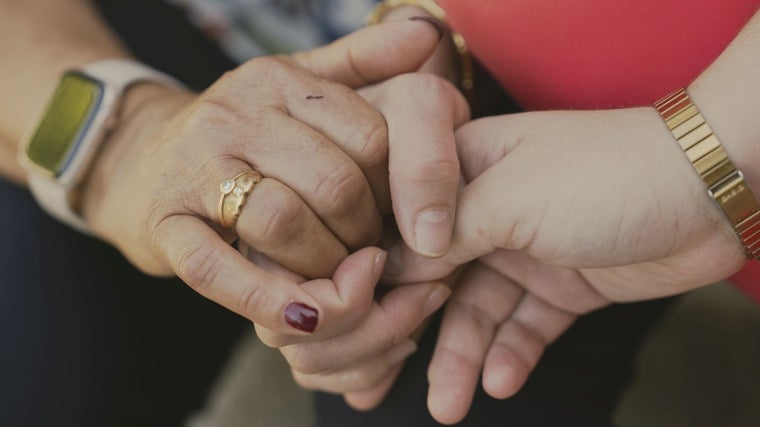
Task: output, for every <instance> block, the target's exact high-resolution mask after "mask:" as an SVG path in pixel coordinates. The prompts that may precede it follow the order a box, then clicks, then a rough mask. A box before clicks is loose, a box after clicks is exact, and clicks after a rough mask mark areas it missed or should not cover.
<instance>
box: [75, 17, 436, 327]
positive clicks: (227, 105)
mask: <svg viewBox="0 0 760 427" xmlns="http://www.w3.org/2000/svg"><path fill="white" fill-rule="evenodd" d="M389 27H393V28H390V29H389ZM408 39H415V40H417V41H418V43H416V44H415V45H414V46H412V45H407V44H405V43H402V42H403V41H405V40H408ZM437 40H438V35H437V33H436V32H435V31H434V30H433V29H432V28H431V27H430V26H429V25H427V24H425V23H418V22H413V21H412V22H410V21H405V22H398V23H389V24H385V25H384V26H382V27H381V26H378V27H373V28H368V29H366V30H365V31H363V32H362V33H360V34H357V35H355V36H353V37H349V38H347V39H344V40H342V41H339V42H337V43H335V44H333V45H330V46H328V47H325V48H322V49H319V50H316V51H313V52H310V53H304V54H300V55H297V56H296V57H294V58H292V59H289V58H279V57H278V58H263V59H257V60H253V61H251V62H249V63H247V64H245V65H243V66H241V67H240V68H239V69H238V70H235V71H233V72H231V73H228V74H227V75H225V76H224V77H223V78H221V79H220V80H219V81H218V82H217V83H216V84H215V85H214V86H213V87H211V88H209V89H208V90H207V91H206V92H204V93H203V94H201V95H200V96H195V95H193V94H189V93H184V92H179V91H174V90H171V89H167V88H160V87H154V86H148V85H142V86H138V87H135V88H133V89H132V90H130V93H129V95H128V96H127V105H125V109H124V115H123V117H122V121H121V122H120V123H121V126H120V127H119V128H118V129H117V130H116V132H115V133H114V134H113V136H112V137H111V139H110V140H109V142H108V144H106V146H105V147H104V151H103V152H102V154H101V157H100V158H99V161H98V162H97V165H96V168H95V170H94V171H93V173H92V175H91V177H90V179H89V180H88V186H87V187H86V188H85V191H84V200H83V210H84V214H85V217H86V218H87V219H88V220H89V222H90V224H91V225H92V227H93V229H94V230H95V231H96V232H97V233H98V234H99V236H101V237H103V238H104V239H106V240H108V241H110V242H112V243H114V244H115V245H116V246H118V247H119V248H120V249H121V250H122V252H123V253H124V254H125V255H126V256H127V257H128V258H129V259H130V260H131V261H132V262H133V263H134V264H135V265H137V266H138V267H140V268H141V269H142V270H144V271H146V272H148V273H150V274H156V275H168V274H171V273H172V272H173V273H176V274H177V275H179V276H180V277H181V278H182V279H183V280H185V281H186V282H187V283H188V284H189V285H190V286H192V287H193V288H194V289H196V290H197V291H198V292H199V293H201V294H203V295H204V296H206V297H208V298H210V299H212V300H214V301H216V302H218V303H220V304H222V305H224V306H225V307H227V308H229V309H231V310H233V311H235V312H237V313H239V314H241V315H243V316H245V317H247V318H249V319H251V320H254V321H257V322H258V323H260V324H262V325H265V326H266V327H268V328H271V329H273V330H277V331H281V332H283V333H295V332H296V330H300V331H304V332H311V331H314V330H315V329H319V330H321V331H322V332H323V333H328V332H330V331H332V332H337V331H340V330H342V328H343V326H341V325H342V322H341V321H340V318H341V315H343V314H345V311H346V310H345V307H344V306H343V304H345V303H346V301H350V300H351V295H350V292H351V287H352V285H354V286H357V285H356V284H360V286H364V287H369V286H371V287H374V285H375V283H376V282H377V277H378V274H379V270H380V269H382V261H383V259H384V258H383V256H382V254H381V253H380V252H379V251H378V250H376V249H365V250H362V251H359V252H357V253H355V254H353V255H352V256H349V257H348V258H346V255H347V254H348V250H349V249H354V248H358V247H363V246H366V245H369V244H372V243H374V242H375V241H377V239H378V238H379V235H380V227H381V221H380V215H379V212H378V210H377V207H376V204H375V201H374V199H373V197H372V196H373V190H375V189H377V188H380V187H382V186H383V184H378V183H377V181H376V179H375V178H374V176H375V175H377V174H379V172H380V171H382V170H383V169H384V166H383V165H384V157H383V154H384V153H385V148H386V145H385V140H386V130H385V122H384V120H383V118H382V116H381V115H380V114H379V113H377V112H376V110H375V109H374V108H372V107H371V106H370V105H369V104H368V103H366V102H365V101H364V100H363V99H361V98H360V97H359V96H358V95H356V94H355V93H354V92H353V91H352V90H350V88H349V87H347V86H344V85H339V84H336V83H331V82H329V81H327V80H325V79H324V78H325V77H326V78H331V77H334V76H336V75H337V76H341V77H342V78H343V80H344V81H346V82H347V83H349V84H358V85H366V84H368V83H371V82H372V81H374V80H375V79H378V80H382V79H384V78H386V77H388V75H393V74H397V73H401V72H404V71H408V70H413V69H415V68H417V67H419V65H420V63H421V62H423V61H424V60H425V59H426V58H427V57H428V56H429V52H425V48H426V46H427V49H428V51H430V50H432V49H434V47H435V44H436V43H437ZM399 46H401V47H399ZM405 46H408V47H405ZM370 52H371V54H370ZM378 53H380V54H383V53H387V54H383V55H380V56H376V55H378ZM389 58H396V60H395V62H393V63H390V62H388V59H389ZM315 73H316V74H315ZM251 169H255V170H258V171H259V172H261V173H262V174H263V175H264V177H265V179H264V180H263V181H262V182H260V183H259V184H258V185H257V186H256V187H255V189H254V190H253V193H252V194H251V195H250V196H249V200H248V204H247V205H246V206H245V207H244V209H243V210H242V213H241V217H240V219H239V221H238V223H237V229H236V231H237V233H238V234H239V237H240V238H241V240H243V241H245V242H246V243H248V244H249V245H251V246H253V247H255V248H256V249H257V250H259V251H261V252H263V253H266V254H267V255H269V256H271V257H272V258H274V259H276V260H278V261H279V262H281V263H283V264H284V265H287V266H288V267H289V268H291V269H294V270H296V271H299V272H301V273H302V274H304V275H305V276H307V277H330V276H331V275H332V273H333V272H334V271H335V277H334V280H333V281H329V280H318V281H312V282H309V283H311V285H312V286H314V287H315V288H316V289H317V290H315V289H312V288H310V287H309V286H299V285H298V284H297V283H295V282H293V281H290V280H287V279H282V278H278V277H276V276H274V275H272V274H269V273H266V272H265V271H264V270H262V269H260V268H258V267H256V266H255V265H252V264H251V263H249V262H248V261H247V260H246V259H245V258H244V257H242V256H241V255H239V254H238V253H237V251H235V250H234V249H233V248H232V247H230V246H229V244H228V243H229V242H230V241H231V240H232V239H234V238H235V236H233V235H232V234H231V233H228V232H226V231H225V230H223V229H222V228H221V227H219V226H217V225H216V224H218V223H219V220H220V219H219V218H217V204H218V202H219V198H220V196H221V194H220V192H219V185H220V184H221V183H222V182H223V181H225V180H226V179H229V178H231V177H233V176H235V175H237V174H238V173H240V172H245V171H250V170H251ZM384 185H386V186H387V184H384ZM376 191H381V190H376ZM315 253H316V254H319V255H318V256H317V257H315V256H313V255H314V254H315ZM307 255H308V256H307ZM344 259H345V260H344ZM294 328H295V329H294Z"/></svg>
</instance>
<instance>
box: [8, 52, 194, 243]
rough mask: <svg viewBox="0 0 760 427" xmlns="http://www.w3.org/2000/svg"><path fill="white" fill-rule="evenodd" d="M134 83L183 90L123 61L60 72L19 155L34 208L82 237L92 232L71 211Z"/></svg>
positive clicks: (170, 80) (162, 76) (163, 77)
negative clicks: (56, 82)
mask: <svg viewBox="0 0 760 427" xmlns="http://www.w3.org/2000/svg"><path fill="white" fill-rule="evenodd" d="M138 82H153V83H158V84H163V85H169V86H174V87H182V85H181V84H180V83H179V82H177V81H176V80H174V79H173V78H171V77H169V76H167V75H165V74H163V73H160V72H158V71H156V70H154V69H152V68H149V67H147V66H145V65H142V64H140V63H138V62H135V61H132V60H127V59H109V60H104V61H98V62H95V63H92V64H90V65H88V66H86V67H84V68H82V69H79V70H71V71H68V72H66V73H64V74H63V76H62V77H61V80H60V81H59V83H58V86H57V87H56V89H55V91H54V92H53V95H52V98H51V99H50V101H49V102H48V105H47V108H46V110H45V112H44V114H43V116H42V119H40V121H39V122H38V124H37V126H36V127H35V128H34V130H33V131H32V132H31V133H30V134H29V137H28V138H26V145H25V147H24V148H23V149H22V150H20V153H19V157H20V159H19V163H21V165H22V166H23V167H24V168H25V169H26V170H27V175H28V180H29V187H30V189H31V191H32V194H33V195H34V198H35V199H36V200H37V203H38V204H39V205H40V206H41V207H42V208H43V209H44V210H45V211H47V212H48V213H49V214H50V215H52V216H53V217H55V218H56V219H58V220H60V221H62V222H64V223H66V224H68V225H70V226H71V227H73V228H75V229H77V230H79V231H81V232H82V233H85V234H91V231H90V228H89V227H88V225H87V224H86V223H85V221H84V220H83V218H82V216H81V215H80V214H79V213H78V212H77V211H76V206H75V204H76V202H77V192H78V190H79V188H80V187H81V185H82V182H83V180H84V179H85V178H86V177H87V174H88V172H89V171H90V169H91V166H92V163H93V160H94V159H95V157H96V154H97V152H98V149H99V148H100V145H101V144H102V142H103V141H104V140H105V139H106V137H107V135H108V133H109V131H110V130H112V129H113V128H114V126H115V125H116V123H117V121H118V114H119V110H120V108H119V107H120V104H121V102H120V100H121V95H122V94H123V93H124V91H125V90H126V89H127V88H128V87H129V86H131V85H133V84H135V83H138Z"/></svg>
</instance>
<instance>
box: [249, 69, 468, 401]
mask: <svg viewBox="0 0 760 427" xmlns="http://www.w3.org/2000/svg"><path fill="white" fill-rule="evenodd" d="M360 92H361V93H362V95H363V96H364V97H365V98H366V99H367V100H369V101H370V102H372V104H373V105H374V106H376V107H377V108H378V109H379V110H380V111H381V112H382V113H383V115H384V117H385V119H386V121H387V122H388V129H389V148H388V149H389V152H390V154H389V170H390V175H391V177H390V182H391V189H392V193H393V196H392V198H393V206H394V211H395V212H403V213H405V214H407V215H406V217H407V218H413V216H412V215H409V213H413V212H414V211H415V208H416V209H417V210H419V209H420V207H425V206H426V204H428V203H430V201H431V200H437V201H438V203H440V201H441V200H443V201H444V203H446V205H445V206H447V208H448V206H449V204H451V205H453V203H455V195H456V188H457V185H458V179H457V178H458V176H459V168H458V161H457V159H456V150H455V147H454V140H453V136H454V133H453V132H454V128H455V127H456V126H458V125H459V124H461V123H463V122H464V121H466V120H467V118H468V108H467V104H466V102H465V101H464V99H463V98H462V97H461V95H459V93H458V92H457V90H456V88H454V87H453V86H452V85H451V84H450V83H448V82H446V81H445V80H443V79H441V78H439V77H436V76H433V75H430V74H405V75H401V76H398V77H395V78H392V79H389V80H388V81H386V82H384V83H381V84H377V85H375V86H372V87H367V88H365V89H362V90H361V91H360ZM441 164H446V165H449V166H451V167H447V168H445V170H443V171H440V170H439V169H438V168H440V167H441ZM451 175H453V177H454V179H451ZM433 178H438V179H437V180H434V179H433ZM386 179H388V178H386ZM404 183H406V185H403V184H404ZM399 204H400V205H401V206H399ZM439 206H440V205H439ZM396 217H397V218H398V214H397V216H396ZM389 222H390V223H389V224H387V225H389V226H395V224H392V222H393V221H392V218H391V219H390V220H389ZM448 228H450V226H449V227H448ZM249 258H250V259H252V260H253V261H254V262H255V263H256V264H258V265H259V266H262V267H265V268H268V269H269V270H270V271H272V272H273V273H275V274H279V275H281V276H284V277H289V276H292V273H291V272H288V271H287V270H286V269H284V268H282V267H281V266H279V265H277V264H276V263H272V262H270V260H269V259H268V258H267V257H263V256H261V254H259V253H257V252H256V251H253V252H251V253H249ZM294 280H296V281H297V278H294ZM364 292H365V294H364V298H363V299H361V300H360V299H356V300H355V301H363V303H358V304H355V305H353V306H352V312H353V313H354V314H356V315H357V318H355V319H354V320H355V321H358V322H354V323H353V324H352V328H351V329H349V330H347V332H345V333H344V334H341V335H339V336H332V337H325V336H324V335H319V334H315V335H312V336H309V337H301V336H291V335H287V334H281V333H277V332H275V331H271V330H268V329H267V328H265V327H264V326H262V325H256V331H257V333H258V335H259V337H260V338H261V339H262V341H263V342H264V343H266V344H268V345H270V346H272V347H281V348H282V352H283V354H284V355H285V357H286V359H287V360H288V362H289V363H290V365H291V367H292V369H293V373H294V377H295V378H296V380H297V381H298V382H299V383H300V384H302V385H303V386H304V387H307V388H311V389H320V390H325V391H330V392H335V393H344V392H350V391H357V390H364V389H367V388H370V387H373V386H374V385H375V384H376V383H377V381H378V380H379V379H381V378H383V377H385V376H386V374H387V372H388V370H398V369H399V367H400V365H401V363H402V361H403V359H405V358H406V357H407V356H409V355H410V354H411V352H412V351H413V350H414V349H415V344H414V341H413V340H411V339H410V336H411V335H412V334H413V333H414V332H415V331H416V330H418V329H419V328H420V326H421V325H422V324H423V322H424V320H425V319H426V318H427V317H428V316H429V315H430V314H432V313H433V312H434V311H435V310H437V309H438V308H439V307H440V306H441V305H442V304H443V302H444V301H445V300H446V298H447V297H448V295H449V294H450V291H449V290H448V288H447V287H446V286H445V285H444V284H443V283H442V282H441V281H438V280H431V281H421V282H418V283H414V284H406V285H405V286H400V287H396V288H392V289H389V290H388V291H387V293H382V296H381V297H379V298H378V299H377V301H373V296H374V294H375V292H374V289H373V288H370V287H365V288H364ZM362 313H366V316H362V315H361V314H362Z"/></svg>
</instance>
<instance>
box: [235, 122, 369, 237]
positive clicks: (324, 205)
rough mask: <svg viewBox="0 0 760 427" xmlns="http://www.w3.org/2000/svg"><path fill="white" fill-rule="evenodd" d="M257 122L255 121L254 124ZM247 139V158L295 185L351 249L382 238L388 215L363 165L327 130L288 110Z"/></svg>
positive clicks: (244, 155) (256, 128) (264, 171)
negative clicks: (382, 213)
mask: <svg viewBox="0 0 760 427" xmlns="http://www.w3.org/2000/svg"><path fill="white" fill-rule="evenodd" d="M254 125H255V124H254ZM264 126H266V129H262V128H261V127H259V126H254V127H253V128H252V129H251V133H252V135H259V137H257V138H255V139H254V140H253V141H251V143H250V144H245V145H244V146H243V150H242V152H241V153H240V156H241V158H242V159H244V160H246V161H247V162H248V163H250V164H251V166H252V167H253V168H254V169H255V170H258V171H259V172H261V174H262V175H264V176H265V177H268V178H274V179H276V180H278V181H279V182H281V183H283V184H285V185H286V186H288V187H290V188H291V189H292V190H293V191H295V192H296V193H297V194H298V195H299V196H300V197H301V198H302V199H303V200H304V201H305V202H306V203H307V204H308V205H309V207H311V209H312V210H313V211H314V213H316V214H317V216H319V218H321V220H322V221H323V222H324V224H325V225H326V226H327V227H328V228H329V229H330V230H331V231H332V232H333V233H334V234H335V235H336V237H338V239H340V241H341V242H343V243H344V244H345V245H346V246H348V247H349V248H350V249H357V248H361V247H365V246H368V245H372V244H374V243H376V242H377V241H378V240H379V238H380V234H381V232H382V228H381V227H382V226H381V224H382V221H381V218H380V213H379V212H378V210H377V205H376V204H375V201H374V199H373V194H372V190H371V189H370V187H369V184H368V183H367V180H366V177H365V176H364V174H363V173H362V170H361V169H360V168H359V167H358V166H357V165H356V163H354V161H353V160H352V159H351V158H350V157H349V156H348V155H347V154H346V153H344V152H343V151H342V150H341V149H340V148H338V147H336V146H335V144H333V142H332V141H330V140H328V139H327V138H325V136H324V135H322V134H321V133H319V132H317V131H316V130H314V129H312V128H311V127H309V126H306V125H305V124H304V123H302V122H300V121H298V120H295V119H293V118H290V117H287V116H286V115H284V114H281V115H276V116H274V117H273V118H272V119H271V120H270V121H269V123H267V124H265V125H264Z"/></svg>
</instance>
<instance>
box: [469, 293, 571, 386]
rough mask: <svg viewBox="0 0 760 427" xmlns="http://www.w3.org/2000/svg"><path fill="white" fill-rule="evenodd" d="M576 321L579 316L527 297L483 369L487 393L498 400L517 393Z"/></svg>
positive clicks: (503, 327)
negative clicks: (558, 339) (556, 342)
mask: <svg viewBox="0 0 760 427" xmlns="http://www.w3.org/2000/svg"><path fill="white" fill-rule="evenodd" d="M575 319H577V316H576V315H574V314H572V313H568V312H566V311H564V310H561V309H559V308H557V307H554V306H552V305H550V304H547V303H545V302H543V301H541V300H540V299H538V298H536V297H535V296H533V295H531V294H527V295H526V297H525V298H524V299H523V300H522V301H521V302H520V305H519V306H518V307H517V309H516V310H515V312H514V314H513V315H512V316H511V317H510V318H509V319H508V320H507V321H506V322H504V323H503V324H502V325H501V327H500V328H499V331H498V333H497V334H496V337H495V339H494V341H493V344H491V347H490V349H489V350H488V355H487V356H486V360H485V365H484V368H483V388H484V389H485V391H486V392H487V393H488V394H489V395H491V396H492V397H495V398H497V399H506V398H507V397H510V396H512V395H514V394H515V393H517V392H518V391H519V390H520V388H522V386H523V384H525V381H526V380H527V378H528V375H529V374H530V373H531V372H532V371H533V369H534V368H535V367H536V364H537V363H538V360H539V359H540V358H541V355H542V354H543V352H544V350H545V349H546V347H547V346H548V345H549V344H551V343H552V342H554V340H556V339H557V337H559V336H560V335H561V334H562V333H563V332H564V331H566V330H567V328H569V327H570V325H572V323H573V322H574V321H575Z"/></svg>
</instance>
